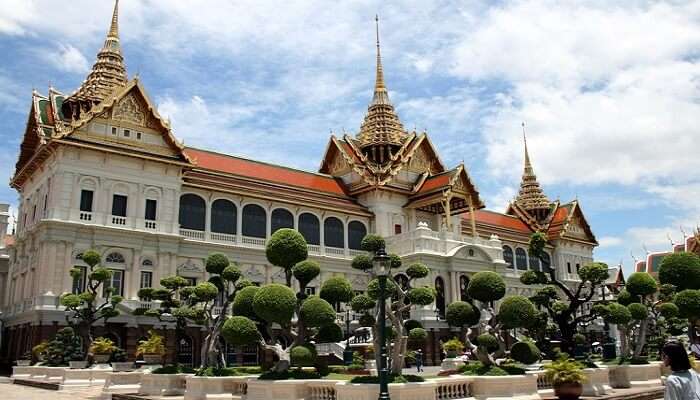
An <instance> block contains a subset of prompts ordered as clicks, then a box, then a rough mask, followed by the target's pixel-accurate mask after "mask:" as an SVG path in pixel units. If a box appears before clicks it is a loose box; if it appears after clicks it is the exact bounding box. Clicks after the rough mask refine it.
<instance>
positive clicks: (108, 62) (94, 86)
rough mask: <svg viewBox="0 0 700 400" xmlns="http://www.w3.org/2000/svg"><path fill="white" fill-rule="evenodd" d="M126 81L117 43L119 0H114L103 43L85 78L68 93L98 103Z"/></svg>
mask: <svg viewBox="0 0 700 400" xmlns="http://www.w3.org/2000/svg"><path fill="white" fill-rule="evenodd" d="M127 81H128V79H127V74H126V66H125V65H124V57H123V56H122V52H121V46H120V44H119V0H115V2H114V12H113V13H112V21H111V23H110V25H109V30H108V31H107V38H106V39H105V41H104V45H103V46H102V48H101V49H100V51H99V52H98V53H97V60H96V61H95V64H94V65H93V66H92V70H91V71H90V73H89V74H88V76H87V78H86V79H85V81H83V83H82V85H81V86H80V87H79V88H78V89H77V90H76V91H75V92H74V93H73V94H72V95H70V99H75V100H87V101H92V102H95V103H98V102H100V101H103V100H104V99H105V98H107V97H108V96H109V95H110V94H112V92H114V90H115V89H116V88H122V87H125V86H126V84H127Z"/></svg>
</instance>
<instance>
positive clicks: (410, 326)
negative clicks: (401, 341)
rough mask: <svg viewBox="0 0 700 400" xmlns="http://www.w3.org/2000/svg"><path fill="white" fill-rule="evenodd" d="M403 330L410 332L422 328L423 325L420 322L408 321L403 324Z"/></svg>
mask: <svg viewBox="0 0 700 400" xmlns="http://www.w3.org/2000/svg"><path fill="white" fill-rule="evenodd" d="M403 327H404V329H406V331H407V332H411V329H413V328H422V327H423V324H421V323H420V322H418V321H416V320H415V319H409V320H407V321H406V322H404V324H403Z"/></svg>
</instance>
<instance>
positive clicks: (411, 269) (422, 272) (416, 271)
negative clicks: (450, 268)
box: [406, 263, 430, 279]
mask: <svg viewBox="0 0 700 400" xmlns="http://www.w3.org/2000/svg"><path fill="white" fill-rule="evenodd" d="M429 273H430V269H428V267H426V266H425V264H421V263H415V264H411V265H409V266H408V268H406V275H408V276H409V277H410V278H413V279H421V278H425V277H426V276H428V274H429Z"/></svg>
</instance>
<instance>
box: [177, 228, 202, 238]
mask: <svg viewBox="0 0 700 400" xmlns="http://www.w3.org/2000/svg"><path fill="white" fill-rule="evenodd" d="M180 235H182V236H184V237H186V238H188V239H194V240H204V231H196V230H194V229H180Z"/></svg>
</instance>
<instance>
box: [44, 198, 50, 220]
mask: <svg viewBox="0 0 700 400" xmlns="http://www.w3.org/2000/svg"><path fill="white" fill-rule="evenodd" d="M48 206H49V195H48V194H45V195H44V216H46V210H47V207H48Z"/></svg>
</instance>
